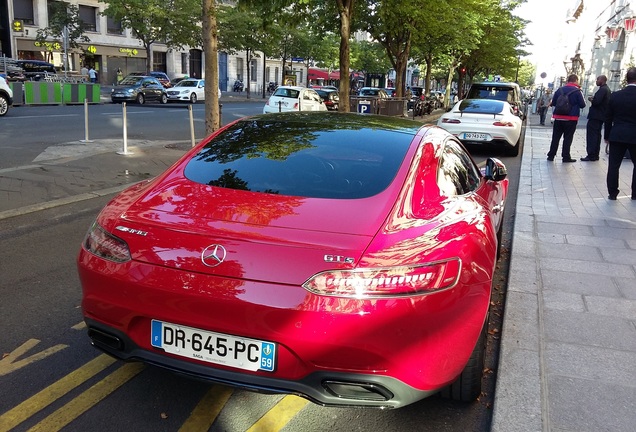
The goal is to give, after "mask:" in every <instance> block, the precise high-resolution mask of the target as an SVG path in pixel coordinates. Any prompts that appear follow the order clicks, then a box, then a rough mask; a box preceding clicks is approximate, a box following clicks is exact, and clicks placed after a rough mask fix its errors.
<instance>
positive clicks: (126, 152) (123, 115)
mask: <svg viewBox="0 0 636 432" xmlns="http://www.w3.org/2000/svg"><path fill="white" fill-rule="evenodd" d="M121 109H122V119H123V120H124V125H123V126H124V127H123V133H124V148H123V149H122V151H118V152H117V154H120V155H131V154H133V153H132V152H129V151H128V126H127V125H128V120H127V118H126V102H122V104H121Z"/></svg>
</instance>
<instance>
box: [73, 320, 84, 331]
mask: <svg viewBox="0 0 636 432" xmlns="http://www.w3.org/2000/svg"><path fill="white" fill-rule="evenodd" d="M71 328H72V329H73V330H84V329H85V328H86V323H85V322H84V321H81V322H79V323H77V324H75V325H74V326H72V327H71Z"/></svg>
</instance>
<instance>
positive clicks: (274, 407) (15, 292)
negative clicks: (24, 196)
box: [0, 102, 520, 432]
mask: <svg viewBox="0 0 636 432" xmlns="http://www.w3.org/2000/svg"><path fill="white" fill-rule="evenodd" d="M229 105H230V104H227V105H225V106H224V122H225V118H226V117H225V116H229V117H228V118H232V117H235V116H241V115H247V114H252V113H257V112H260V110H261V108H262V104H261V103H260V102H259V103H236V104H232V105H235V106H233V107H232V108H230V107H229ZM135 108H139V109H138V110H137V109H134V110H130V111H134V112H135V114H133V116H134V117H133V118H131V124H132V125H134V128H135V129H137V132H135V133H138V134H140V135H142V136H144V137H145V139H158V138H153V136H155V137H161V139H166V140H183V131H180V129H179V128H180V127H181V126H180V124H181V122H182V121H183V120H184V116H182V115H181V114H180V113H181V111H179V110H180V109H177V108H174V107H173V108H170V107H168V108H159V109H152V108H151V109H149V108H147V107H135ZM202 108H203V107H202V106H199V105H197V106H195V111H198V110H199V109H202ZM120 109H121V106H118V105H110V104H108V105H100V106H96V107H94V108H92V109H91V124H92V123H93V122H95V123H97V124H100V123H107V124H110V125H111V126H110V127H106V126H96V127H95V128H94V129H92V130H93V131H94V132H95V135H97V134H99V133H104V134H106V133H113V134H115V135H116V133H115V132H112V131H111V130H110V129H111V128H112V129H114V128H115V126H116V125H115V126H113V124H115V123H116V120H115V119H114V117H115V113H116V112H117V111H118V110H120ZM181 110H182V109H181ZM82 112H83V108H81V109H79V110H77V109H75V108H74V107H60V108H55V107H35V108H29V107H21V108H18V109H15V110H12V113H11V116H10V117H5V118H3V119H0V120H1V121H2V129H0V152H2V155H3V156H2V158H0V160H1V164H2V167H8V166H17V165H25V164H28V163H30V161H32V160H33V158H34V157H35V156H34V155H37V154H38V152H42V151H44V149H46V147H48V146H50V145H52V144H59V143H61V142H67V141H68V142H70V141H73V140H77V139H78V131H79V137H80V138H81V136H82V134H83V132H82V128H81V126H80V127H79V129H77V128H78V123H80V125H81V124H83V123H82V122H83V117H82V116H81V113H82ZM202 117H203V115H202V114H201V118H202ZM94 118H96V119H98V120H97V121H94V120H93V119H94ZM28 119H31V120H30V126H27V125H29V122H27V120H28ZM200 121H201V120H199V122H200ZM35 124H37V127H36V126H34V125H35ZM197 125H198V126H201V127H202V125H200V124H199V123H197ZM129 127H130V126H129ZM17 130H26V131H28V133H27V135H28V136H26V137H25V136H24V134H16V132H15V131H17ZM7 131H13V132H7ZM152 134H156V135H152ZM8 138H11V139H10V140H8ZM14 138H15V140H14ZM9 141H11V142H9ZM489 155H491V153H490V151H488V150H486V151H481V152H475V158H476V159H477V160H478V161H481V160H484V159H485V158H486V157H487V156H489ZM501 159H502V160H503V161H504V162H505V163H506V165H507V167H508V170H509V175H510V179H511V187H512V190H511V196H510V201H509V202H508V207H507V208H508V209H514V208H515V205H514V201H515V199H516V188H517V183H518V178H519V162H520V158H519V157H518V158H508V157H502V158H501ZM109 198H110V197H108V196H107V197H102V198H95V199H91V200H87V201H82V202H78V203H74V204H69V205H65V206H60V207H56V208H53V209H49V210H44V211H40V212H36V213H30V214H28V215H24V216H19V217H14V218H10V219H6V220H2V221H0V251H2V252H0V275H2V277H1V279H0V299H1V301H0V328H1V329H2V331H1V332H0V350H1V351H0V352H1V353H4V354H3V355H2V357H3V358H2V359H1V360H0V388H2V389H3V390H2V397H0V432H3V431H7V430H15V431H26V430H34V431H38V430H42V431H47V432H49V431H54V430H66V431H89V430H90V431H95V432H100V431H111V430H130V431H195V430H204V431H229V432H235V431H246V430H260V431H275V430H282V431H303V432H313V431H326V430H328V431H387V430H390V431H415V430H417V431H482V430H488V429H489V425H490V420H491V416H492V401H493V399H494V390H495V377H496V369H497V364H496V363H497V358H498V349H499V347H498V344H499V338H498V335H499V329H500V326H501V317H502V316H503V313H502V308H503V301H504V298H505V286H506V282H507V280H506V278H507V270H508V259H509V254H508V252H509V250H510V242H511V239H510V233H511V232H512V223H513V218H514V214H513V212H512V211H507V212H506V214H505V218H506V220H505V224H504V245H503V254H502V258H501V261H500V263H499V265H498V269H497V274H496V279H495V283H494V288H495V290H494V293H493V301H492V310H491V324H490V327H489V338H488V354H487V364H486V371H485V374H484V381H483V382H484V390H485V391H484V394H483V395H482V397H481V398H480V399H479V401H477V402H474V403H470V404H461V403H456V402H450V401H446V400H442V399H439V398H437V397H432V398H429V399H426V400H423V401H421V402H419V403H416V404H413V405H410V406H407V407H405V408H402V409H399V410H392V411H380V410H362V409H347V408H323V407H320V406H317V405H314V404H312V403H309V402H307V401H305V400H304V399H301V398H298V397H295V396H281V395H262V394H256V393H251V392H246V391H241V390H237V389H230V388H226V387H222V386H214V385H210V384H209V383H205V382H199V381H193V380H191V379H189V378H185V377H181V376H177V375H174V374H172V373H169V372H166V371H163V370H159V369H156V368H153V367H149V366H143V365H140V364H135V363H131V364H124V363H120V362H115V361H113V360H112V359H110V358H109V357H107V356H105V355H102V354H101V353H100V352H98V351H97V350H95V349H94V348H93V347H92V346H91V345H90V343H89V341H88V338H87V337H86V335H85V331H84V327H83V324H82V316H81V311H80V300H81V293H80V288H79V282H78V278H77V274H76V269H75V258H76V255H77V251H78V250H79V245H80V242H81V240H82V238H83V236H84V233H85V232H86V229H87V228H88V226H89V225H90V223H91V222H92V220H93V219H94V217H95V216H96V214H97V213H98V211H99V209H100V208H101V207H102V206H103V205H104V204H105V203H106V202H107V200H108V199H109ZM13 425H15V427H14V426H13ZM250 428H251V429H250Z"/></svg>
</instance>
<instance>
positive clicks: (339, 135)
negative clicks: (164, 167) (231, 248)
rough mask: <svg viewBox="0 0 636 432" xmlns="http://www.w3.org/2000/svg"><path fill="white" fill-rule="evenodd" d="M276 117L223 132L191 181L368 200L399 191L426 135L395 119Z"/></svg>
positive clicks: (192, 167)
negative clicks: (401, 171)
mask: <svg viewBox="0 0 636 432" xmlns="http://www.w3.org/2000/svg"><path fill="white" fill-rule="evenodd" d="M267 117H269V118H267ZM271 117H272V116H263V117H253V118H251V119H245V120H242V121H240V122H239V123H237V124H235V125H233V126H232V127H230V128H229V129H227V130H225V131H223V132H222V133H221V134H220V135H219V136H217V137H216V138H215V139H214V140H212V141H211V142H210V143H208V144H207V145H206V146H205V147H203V148H202V149H201V151H200V152H199V153H197V154H196V155H194V156H193V157H192V159H191V160H190V161H189V162H188V164H187V165H186V168H185V176H186V177H187V178H188V179H190V180H192V181H194V182H197V183H201V184H207V185H212V186H218V187H223V188H229V189H238V190H245V191H252V192H262V193H270V194H281V195H291V196H301V197H309V198H335V199H354V198H365V197H369V196H373V195H375V194H377V193H379V192H381V191H383V190H384V189H385V188H386V187H387V186H388V185H389V184H390V183H391V181H392V180H393V178H394V177H395V175H396V173H397V170H398V168H399V166H400V165H401V163H402V160H403V159H404V155H405V154H406V151H407V149H408V147H409V145H410V143H411V141H412V139H413V136H414V134H415V133H416V132H417V130H418V129H419V127H421V125H417V124H415V125H414V124H413V122H410V121H408V120H403V119H391V118H387V119H386V120H383V121H382V122H381V124H378V123H375V124H374V123H373V122H372V121H369V119H366V118H364V117H363V118H360V116H355V115H343V116H331V117H329V118H328V120H327V118H325V117H319V118H320V119H321V120H322V121H315V119H316V118H317V117H312V116H309V117H307V116H304V115H300V116H297V115H296V116H294V115H292V116H291V117H289V116H287V115H285V114H281V115H277V116H274V117H275V118H271Z"/></svg>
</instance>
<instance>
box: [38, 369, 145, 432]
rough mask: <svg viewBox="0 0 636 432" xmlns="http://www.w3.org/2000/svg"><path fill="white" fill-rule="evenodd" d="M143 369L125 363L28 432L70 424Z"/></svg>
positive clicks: (48, 430) (48, 431)
mask: <svg viewBox="0 0 636 432" xmlns="http://www.w3.org/2000/svg"><path fill="white" fill-rule="evenodd" d="M143 369H144V365H143V364H142V363H127V364H125V365H123V366H122V367H120V368H119V369H117V370H116V371H115V372H113V373H111V374H110V375H108V376H107V377H106V378H104V379H103V380H101V381H100V382H98V383H97V384H95V385H94V386H92V387H91V388H89V389H88V390H86V391H85V392H83V393H82V394H80V395H79V396H77V397H76V398H75V399H73V400H72V401H70V402H69V403H67V404H66V405H64V406H63V407H61V408H60V409H58V410H57V411H55V412H54V413H53V414H51V415H49V416H48V417H46V418H45V419H44V420H42V421H41V422H40V423H38V424H36V425H35V426H33V427H32V428H31V429H29V432H39V431H43V432H54V431H59V430H60V429H62V428H63V427H64V426H66V425H68V424H69V423H71V422H72V421H73V420H75V419H76V418H77V417H79V416H80V415H82V414H83V413H84V412H86V411H88V410H89V409H90V408H91V407H93V406H94V405H96V404H97V403H98V402H100V401H101V400H102V399H104V398H105V397H106V396H108V395H109V394H111V393H112V392H114V391H115V390H117V389H118V388H119V387H120V386H122V385H123V384H125V383H126V382H128V380H130V379H131V378H133V377H134V376H135V375H137V374H138V373H139V372H141V371H142V370H143Z"/></svg>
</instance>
